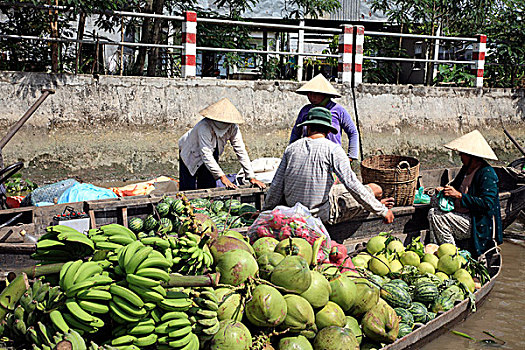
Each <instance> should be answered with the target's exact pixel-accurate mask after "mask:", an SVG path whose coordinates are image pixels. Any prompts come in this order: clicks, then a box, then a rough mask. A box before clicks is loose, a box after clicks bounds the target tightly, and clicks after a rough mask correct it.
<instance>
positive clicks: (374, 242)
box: [366, 236, 387, 255]
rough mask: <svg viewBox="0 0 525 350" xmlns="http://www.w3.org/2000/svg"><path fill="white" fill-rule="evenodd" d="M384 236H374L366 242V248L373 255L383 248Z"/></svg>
mask: <svg viewBox="0 0 525 350" xmlns="http://www.w3.org/2000/svg"><path fill="white" fill-rule="evenodd" d="M386 239H387V238H386V237H385V236H374V237H372V238H370V240H369V241H368V242H367V243H366V250H367V251H368V252H369V253H370V254H372V255H374V254H375V253H377V252H379V251H381V250H383V249H385V241H386Z"/></svg>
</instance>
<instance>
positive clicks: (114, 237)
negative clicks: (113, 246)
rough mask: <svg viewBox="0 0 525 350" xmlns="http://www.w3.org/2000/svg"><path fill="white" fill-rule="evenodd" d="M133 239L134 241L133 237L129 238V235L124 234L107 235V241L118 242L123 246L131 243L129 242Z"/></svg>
mask: <svg viewBox="0 0 525 350" xmlns="http://www.w3.org/2000/svg"><path fill="white" fill-rule="evenodd" d="M135 241H136V240H135V239H133V238H130V237H129V236H124V235H112V236H108V242H113V243H118V244H121V245H123V246H126V245H128V244H131V243H133V242H135Z"/></svg>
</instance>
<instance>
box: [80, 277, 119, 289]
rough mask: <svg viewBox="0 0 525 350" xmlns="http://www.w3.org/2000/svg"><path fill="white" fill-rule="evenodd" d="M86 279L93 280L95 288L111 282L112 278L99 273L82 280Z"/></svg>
mask: <svg viewBox="0 0 525 350" xmlns="http://www.w3.org/2000/svg"><path fill="white" fill-rule="evenodd" d="M88 281H89V282H95V284H94V286H97V288H102V287H103V286H104V285H107V284H110V283H113V278H111V277H109V276H107V275H106V274H100V275H97V276H93V277H90V278H88V279H86V280H84V282H88Z"/></svg>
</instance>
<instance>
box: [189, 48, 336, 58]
mask: <svg viewBox="0 0 525 350" xmlns="http://www.w3.org/2000/svg"><path fill="white" fill-rule="evenodd" d="M198 50H201V51H218V52H242V53H262V54H274V55H281V56H298V55H299V53H297V52H285V51H265V50H243V49H226V48H220V47H204V46H197V51H198ZM301 56H314V57H333V58H339V55H333V54H324V53H307V52H302V53H301Z"/></svg>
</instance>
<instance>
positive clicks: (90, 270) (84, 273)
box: [74, 261, 102, 283]
mask: <svg viewBox="0 0 525 350" xmlns="http://www.w3.org/2000/svg"><path fill="white" fill-rule="evenodd" d="M101 272H102V266H100V265H99V264H98V263H97V262H95V261H88V262H85V263H83V264H82V265H81V266H80V267H79V268H78V270H77V272H76V273H75V277H74V283H78V282H82V281H84V280H85V279H88V278H89V277H92V276H94V275H98V274H100V273H101Z"/></svg>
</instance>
